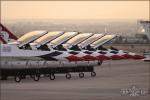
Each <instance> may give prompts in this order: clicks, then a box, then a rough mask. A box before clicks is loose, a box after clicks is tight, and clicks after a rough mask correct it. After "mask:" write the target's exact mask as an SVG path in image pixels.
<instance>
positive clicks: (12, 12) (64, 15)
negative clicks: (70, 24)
mask: <svg viewBox="0 0 150 100" xmlns="http://www.w3.org/2000/svg"><path fill="white" fill-rule="evenodd" d="M149 6H150V5H149V1H21V2H19V1H2V2H1V17H2V19H22V18H29V19H43V18H46V19H118V18H120V19H149Z"/></svg>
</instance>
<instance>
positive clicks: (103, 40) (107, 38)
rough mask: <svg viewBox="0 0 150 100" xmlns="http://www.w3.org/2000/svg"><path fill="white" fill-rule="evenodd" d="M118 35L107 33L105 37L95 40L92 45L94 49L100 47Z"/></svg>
mask: <svg viewBox="0 0 150 100" xmlns="http://www.w3.org/2000/svg"><path fill="white" fill-rule="evenodd" d="M115 37H116V35H105V36H104V37H102V38H100V39H99V40H97V41H95V42H93V43H92V44H91V45H90V46H91V47H92V48H94V49H96V48H98V47H99V46H102V45H104V44H105V43H107V42H109V41H111V40H112V39H114V38H115Z"/></svg>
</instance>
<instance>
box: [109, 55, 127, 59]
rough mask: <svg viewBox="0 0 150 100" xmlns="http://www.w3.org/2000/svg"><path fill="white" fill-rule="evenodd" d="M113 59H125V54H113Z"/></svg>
mask: <svg viewBox="0 0 150 100" xmlns="http://www.w3.org/2000/svg"><path fill="white" fill-rule="evenodd" d="M111 59H112V60H120V59H125V58H124V57H123V56H119V55H113V56H111Z"/></svg>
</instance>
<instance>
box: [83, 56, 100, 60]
mask: <svg viewBox="0 0 150 100" xmlns="http://www.w3.org/2000/svg"><path fill="white" fill-rule="evenodd" d="M83 58H84V59H85V61H92V60H96V59H97V58H96V57H93V56H90V55H86V56H83Z"/></svg>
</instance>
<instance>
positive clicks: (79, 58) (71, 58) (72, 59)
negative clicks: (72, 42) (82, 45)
mask: <svg viewBox="0 0 150 100" xmlns="http://www.w3.org/2000/svg"><path fill="white" fill-rule="evenodd" d="M66 59H68V60H69V61H83V60H84V59H83V58H81V57H77V56H74V55H71V56H68V57H66Z"/></svg>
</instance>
